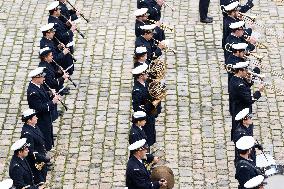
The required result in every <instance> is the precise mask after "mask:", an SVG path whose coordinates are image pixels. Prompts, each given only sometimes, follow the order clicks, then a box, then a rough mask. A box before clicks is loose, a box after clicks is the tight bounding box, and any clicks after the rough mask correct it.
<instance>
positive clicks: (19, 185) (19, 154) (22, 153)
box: [9, 138, 44, 189]
mask: <svg viewBox="0 0 284 189" xmlns="http://www.w3.org/2000/svg"><path fill="white" fill-rule="evenodd" d="M26 142H27V139H26V138H22V139H20V140H17V141H16V142H15V143H14V144H13V145H12V147H11V150H13V151H14V155H13V157H12V159H11V162H10V167H9V176H10V178H11V179H12V180H13V186H14V187H15V188H16V189H23V188H29V189H43V188H44V186H43V185H42V186H36V185H35V183H34V179H33V173H32V170H31V168H30V166H29V163H28V162H27V160H26V157H27V156H28V153H29V148H28V146H29V144H27V143H26ZM28 186H29V187H28Z"/></svg>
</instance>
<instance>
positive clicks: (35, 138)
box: [21, 109, 50, 184]
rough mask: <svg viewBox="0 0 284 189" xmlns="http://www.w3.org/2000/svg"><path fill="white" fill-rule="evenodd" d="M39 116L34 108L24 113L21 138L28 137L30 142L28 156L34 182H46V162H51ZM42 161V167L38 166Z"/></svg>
mask: <svg viewBox="0 0 284 189" xmlns="http://www.w3.org/2000/svg"><path fill="white" fill-rule="evenodd" d="M37 119H38V118H37V116H36V112H35V110H33V109H27V110H25V111H24V112H23V114H22V121H23V122H24V126H23V128H22V132H21V138H26V139H27V143H29V144H30V145H29V147H28V149H29V154H28V156H27V157H26V160H27V162H28V163H29V165H30V167H31V170H32V172H33V175H34V183H35V184H39V183H45V182H46V175H47V167H46V163H48V162H50V158H49V157H48V156H47V153H46V149H45V142H44V136H43V134H42V132H41V131H40V129H39V128H38V127H37V125H36V124H37ZM36 163H37V164H40V163H42V164H43V165H42V167H40V168H36V167H35V164H36Z"/></svg>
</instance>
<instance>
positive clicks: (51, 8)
mask: <svg viewBox="0 0 284 189" xmlns="http://www.w3.org/2000/svg"><path fill="white" fill-rule="evenodd" d="M58 6H59V1H53V2H52V3H50V4H49V5H48V6H47V7H46V10H48V11H50V10H53V9H55V8H56V7H58Z"/></svg>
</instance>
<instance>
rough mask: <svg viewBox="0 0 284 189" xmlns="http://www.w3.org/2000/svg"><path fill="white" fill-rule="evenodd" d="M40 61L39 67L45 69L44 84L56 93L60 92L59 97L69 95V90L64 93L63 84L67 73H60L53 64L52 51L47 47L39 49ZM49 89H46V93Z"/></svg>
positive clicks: (66, 78) (66, 79)
mask: <svg viewBox="0 0 284 189" xmlns="http://www.w3.org/2000/svg"><path fill="white" fill-rule="evenodd" d="M39 57H40V60H41V62H40V63H39V65H38V66H39V67H44V68H45V70H44V71H45V83H46V84H47V85H48V86H49V87H50V88H52V89H55V90H56V92H59V91H61V92H60V93H59V94H60V95H67V94H70V93H69V90H68V91H67V90H66V91H64V86H63V84H64V82H67V81H68V77H69V75H68V73H66V72H62V71H61V70H60V69H59V68H58V67H57V66H56V65H54V63H53V54H52V50H51V49H50V48H49V47H45V48H43V49H40V55H39ZM48 90H49V89H47V91H48Z"/></svg>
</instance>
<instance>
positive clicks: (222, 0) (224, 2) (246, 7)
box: [220, 0, 254, 13]
mask: <svg viewBox="0 0 284 189" xmlns="http://www.w3.org/2000/svg"><path fill="white" fill-rule="evenodd" d="M232 2H238V3H239V1H238V0H220V6H221V10H222V11H223V10H224V9H223V8H224V6H227V5H229V4H231V3H232ZM253 6H254V4H253V0H248V1H247V3H246V4H245V5H240V4H239V9H240V12H242V13H246V12H247V11H249V10H250V9H251V8H252V7H253Z"/></svg>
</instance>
